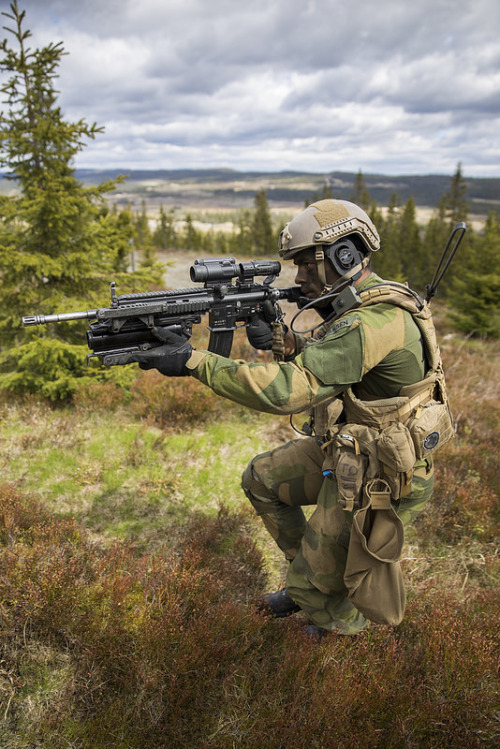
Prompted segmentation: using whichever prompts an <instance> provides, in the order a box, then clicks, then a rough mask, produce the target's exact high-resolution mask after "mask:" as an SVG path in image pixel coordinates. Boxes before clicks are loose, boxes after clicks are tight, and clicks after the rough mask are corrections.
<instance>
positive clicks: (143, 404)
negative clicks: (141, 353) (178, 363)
mask: <svg viewBox="0 0 500 749" xmlns="http://www.w3.org/2000/svg"><path fill="white" fill-rule="evenodd" d="M219 400H220V399H219V397H218V396H217V395H215V393H213V392H212V391H211V390H209V389H208V388H207V387H205V386H204V385H202V384H201V383H200V382H198V380H195V379H193V378H191V377H182V378H174V377H165V376H164V375H162V374H160V372H158V371H157V370H152V371H149V372H141V374H140V375H139V376H138V377H137V379H136V380H135V382H134V383H133V385H132V401H131V408H132V411H133V413H134V414H135V415H136V416H139V417H140V418H144V419H146V420H147V421H151V422H153V423H154V424H157V425H158V426H160V427H164V426H190V427H191V426H196V424H201V423H203V422H204V421H206V420H207V419H208V418H210V417H211V416H213V415H214V414H215V412H216V410H217V407H218V402H219Z"/></svg>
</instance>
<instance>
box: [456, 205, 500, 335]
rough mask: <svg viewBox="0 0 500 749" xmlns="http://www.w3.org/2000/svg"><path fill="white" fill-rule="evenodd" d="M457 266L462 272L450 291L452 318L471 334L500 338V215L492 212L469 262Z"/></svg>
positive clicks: (474, 242) (474, 243)
mask: <svg viewBox="0 0 500 749" xmlns="http://www.w3.org/2000/svg"><path fill="white" fill-rule="evenodd" d="M458 252H460V250H458ZM457 254H458V253H457ZM457 266H458V267H459V272H457V273H455V277H454V280H453V284H452V286H451V289H450V292H449V301H450V304H451V305H452V307H453V310H452V312H451V313H450V317H451V319H452V320H454V322H455V323H456V325H457V327H458V328H459V329H460V330H462V331H463V332H464V333H467V334H469V335H474V336H489V337H491V338H500V309H499V305H498V300H499V299H500V270H499V269H500V216H499V215H498V214H497V213H494V212H492V213H490V214H489V216H488V218H487V220H486V224H485V227H484V233H483V234H482V236H474V237H473V238H472V240H471V252H470V253H469V260H468V262H467V264H465V265H464V264H463V263H462V262H460V261H459V262H457Z"/></svg>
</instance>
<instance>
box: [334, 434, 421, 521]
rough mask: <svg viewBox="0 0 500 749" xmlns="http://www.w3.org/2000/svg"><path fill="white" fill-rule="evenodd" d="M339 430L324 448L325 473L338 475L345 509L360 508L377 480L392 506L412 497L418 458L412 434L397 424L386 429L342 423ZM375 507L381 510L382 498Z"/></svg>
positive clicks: (339, 491)
mask: <svg viewBox="0 0 500 749" xmlns="http://www.w3.org/2000/svg"><path fill="white" fill-rule="evenodd" d="M337 429H338V431H337V434H336V435H335V437H333V439H331V440H330V441H328V442H326V443H325V444H324V445H323V450H324V452H325V460H324V462H323V474H324V475H325V476H330V475H332V476H333V475H334V476H335V479H336V482H337V487H338V502H339V504H340V506H341V507H342V508H343V509H344V510H346V511H347V512H352V511H354V510H358V509H360V507H361V500H362V496H363V490H366V489H367V487H368V486H371V487H372V490H373V491H374V489H373V486H374V485H373V480H374V479H377V480H379V482H380V485H383V486H384V487H385V489H384V494H387V495H388V502H389V506H390V500H391V499H392V500H398V499H401V497H404V496H406V495H407V494H409V492H410V490H411V480H412V476H413V467H414V465H415V463H416V456H415V448H414V446H413V441H412V438H411V436H410V433H409V431H408V429H407V428H406V427H405V426H404V425H403V424H400V423H398V422H396V423H394V424H390V425H389V426H387V427H385V428H384V429H382V430H378V429H375V428H374V427H368V426H364V425H361V424H342V425H339V426H338V427H337ZM373 505H374V507H377V508H378V507H379V505H380V501H379V499H378V497H375V496H374V497H373ZM385 506H386V507H387V504H386V503H385Z"/></svg>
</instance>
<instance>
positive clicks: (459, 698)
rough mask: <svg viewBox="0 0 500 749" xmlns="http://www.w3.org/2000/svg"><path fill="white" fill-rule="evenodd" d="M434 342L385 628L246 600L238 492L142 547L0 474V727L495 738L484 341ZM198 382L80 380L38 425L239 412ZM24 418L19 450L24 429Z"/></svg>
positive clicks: (185, 735) (254, 585) (74, 738)
mask: <svg viewBox="0 0 500 749" xmlns="http://www.w3.org/2000/svg"><path fill="white" fill-rule="evenodd" d="M442 348H443V354H444V358H445V364H446V369H447V373H448V381H449V389H450V395H451V402H452V408H453V414H454V418H455V420H456V423H457V436H456V439H455V440H454V441H453V442H452V443H450V444H449V445H447V446H446V447H445V448H444V449H443V451H442V454H441V455H440V457H439V459H438V461H437V466H438V467H437V487H436V493H435V498H434V500H433V503H432V505H431V507H430V508H429V510H428V511H427V512H426V513H425V515H424V516H423V518H422V519H421V520H420V521H419V522H418V527H417V528H416V529H414V530H412V531H410V533H409V534H408V539H407V544H406V547H405V555H404V567H405V576H406V580H407V587H408V599H409V600H408V608H407V613H406V617H405V619H404V621H403V623H402V624H401V625H400V626H398V627H395V628H391V627H384V626H375V625H373V626H371V627H370V628H369V629H368V630H367V631H366V632H364V633H362V634H361V635H359V636H358V637H356V638H343V637H335V636H332V637H330V638H327V640H326V641H324V644H321V645H320V646H319V647H318V646H314V645H313V644H312V643H310V642H309V641H308V640H306V639H305V638H304V636H303V634H302V633H301V630H300V623H301V617H300V615H299V616H298V617H292V618H291V619H289V620H285V621H281V622H279V621H278V622H276V621H268V620H266V619H265V618H263V617H262V616H260V615H259V614H258V613H257V611H256V607H255V600H256V598H257V597H258V595H259V594H260V593H261V592H262V591H263V590H264V589H265V587H266V578H267V579H268V578H269V572H268V560H269V558H270V557H269V555H270V554H272V552H270V551H269V549H270V548H271V546H270V542H269V546H266V543H268V542H267V541H265V542H263V541H262V535H261V531H260V526H259V525H258V522H257V521H256V519H255V518H254V517H253V515H252V514H251V513H250V511H249V510H248V509H247V508H246V506H245V504H244V502H243V500H241V501H240V500H239V498H238V497H237V498H236V499H235V500H234V501H233V505H232V508H231V509H229V508H228V506H226V504H223V505H221V506H220V508H219V510H218V512H216V513H214V512H210V511H208V510H205V509H204V508H201V509H200V510H199V511H196V512H192V513H191V514H190V516H189V517H188V519H187V520H184V521H183V522H179V524H178V527H177V528H176V534H175V537H174V540H173V541H171V542H170V544H169V545H168V547H167V546H166V545H161V544H158V543H157V544H155V545H154V551H151V550H148V549H146V550H145V548H144V545H141V546H137V545H135V543H134V540H133V539H132V538H131V539H129V540H114V541H112V542H109V540H108V541H107V542H104V539H101V538H99V537H98V536H97V535H96V533H95V532H94V533H91V532H90V531H88V530H86V529H84V528H83V526H82V525H80V524H79V523H77V522H76V521H75V520H73V519H71V518H69V517H64V516H62V515H60V514H57V513H55V512H54V511H53V509H51V510H49V509H48V508H47V507H46V506H45V504H44V503H43V502H41V501H36V500H35V499H34V498H33V497H31V496H30V495H29V494H26V493H24V492H22V491H21V490H20V488H19V482H18V484H17V485H14V484H12V483H11V484H8V483H4V484H3V485H2V486H1V488H0V542H1V547H0V549H1V554H0V593H1V604H0V605H1V609H0V613H1V646H2V656H1V661H0V697H1V712H0V720H1V723H0V746H2V747H6V748H7V747H8V748H9V749H11V748H12V749H21V748H23V749H25V748H27V747H38V746H47V747H51V749H63V747H64V748H65V749H66V748H67V747H73V748H74V749H77V748H78V749H104V748H106V749H107V748H111V747H113V748H116V749H118V748H119V749H170V748H176V747H193V748H195V749H208V748H209V747H213V748H216V749H226V748H227V749H232V748H233V747H238V748H239V747H242V748H243V749H260V748H261V747H266V748H269V749H274V748H276V749H278V748H283V749H289V748H291V747H293V748H294V749H295V748H297V749H301V748H302V747H304V749H306V748H307V749H323V748H324V747H340V746H345V747H349V749H357V748H358V747H359V748H360V749H361V748H363V749H367V748H368V749H370V748H373V749H375V748H379V747H380V749H386V748H387V747H392V748H394V749H399V748H403V747H404V748H405V749H413V748H416V749H419V748H420V747H426V749H427V748H430V749H438V748H441V747H443V748H444V747H448V746H453V747H455V748H458V749H462V748H463V749H475V748H477V749H482V748H483V747H494V746H497V745H498V741H499V732H498V722H497V721H498V681H497V679H498V670H497V669H498V633H499V631H500V628H499V624H500V622H499V616H498V611H499V596H498V583H499V570H498V553H497V552H498V548H497V542H498V522H499V515H498V454H499V435H500V429H499V422H500V420H499V405H498V403H499V389H500V385H499V381H498V377H497V376H496V372H497V371H498V370H497V367H498V350H497V349H496V348H495V344H492V343H486V342H482V341H476V342H474V341H468V340H464V339H463V338H458V337H445V338H444V343H443V346H442ZM106 388H107V389H106ZM200 395H201V393H200V389H199V388H198V387H197V384H196V383H191V384H190V386H189V387H188V388H181V387H180V385H179V384H178V383H177V384H176V383H173V382H170V381H166V380H165V379H161V378H159V377H157V376H156V375H154V374H152V373H147V374H141V375H140V376H139V377H138V379H137V381H136V383H135V385H134V387H133V390H132V397H131V400H130V402H129V403H128V404H127V403H125V402H123V399H122V401H121V402H120V399H119V398H118V397H117V394H116V392H115V391H113V392H111V390H110V387H109V385H106V386H103V389H102V390H100V391H99V390H98V389H97V390H95V391H94V392H92V393H91V394H88V393H87V394H86V395H83V394H80V398H79V401H78V404H77V408H76V411H75V409H72V410H69V411H67V412H65V411H64V410H62V411H61V412H60V413H58V414H57V419H58V422H57V423H58V425H59V426H58V435H59V436H58V439H60V440H61V441H62V440H64V439H67V440H71V439H74V434H73V433H74V429H75V424H76V422H75V418H76V417H75V413H76V414H77V418H78V424H80V426H81V424H82V420H83V419H84V418H85V413H86V412H87V411H90V410H92V409H93V408H95V406H96V403H98V404H99V407H100V408H102V409H105V408H108V409H109V411H110V413H111V412H113V418H114V419H116V420H118V425H119V423H120V419H128V420H130V419H133V418H135V419H138V420H141V421H142V420H146V421H152V422H153V423H154V424H155V428H156V429H158V428H159V429H164V430H167V431H172V430H174V429H175V428H176V424H177V423H178V418H179V414H181V413H184V418H183V427H184V428H190V427H193V428H196V429H197V430H198V433H199V434H200V436H199V439H200V440H201V439H203V433H202V432H200V431H199V430H200V429H202V428H203V424H206V425H208V424H210V423H211V421H212V420H213V419H218V420H222V422H223V421H224V420H225V419H226V420H227V422H226V423H227V424H229V422H230V420H231V421H234V420H235V419H241V429H242V430H247V429H248V427H247V426H246V424H245V421H244V416H243V411H241V410H239V409H237V408H232V407H230V406H229V405H227V406H221V405H220V403H218V402H217V401H216V400H215V399H214V398H213V397H212V396H211V394H210V393H205V397H204V398H202V399H200ZM86 398H87V400H86ZM96 399H97V400H96ZM166 402H168V404H169V405H168V407H166V406H165V403H166ZM24 408H25V409H26V410H25V415H26V417H27V415H28V413H30V414H31V419H35V418H36V409H35V408H34V407H33V404H31V405H30V404H26V405H25V407H24ZM38 408H39V406H38ZM186 414H187V415H188V416H187V417H186ZM65 419H66V421H65ZM186 423H187V427H186ZM273 423H274V422H273ZM280 423H281V422H279V421H278V420H277V421H276V430H275V431H276V432H277V431H278V430H279V429H280V428H281V427H280ZM65 424H66V426H65ZM29 436H30V435H29V434H25V435H24V439H25V442H26V446H25V449H32V448H34V447H36V435H35V434H34V433H33V434H32V435H31V438H30V439H28V437H29ZM55 436H56V435H54V437H55ZM75 449H78V445H77V444H76V445H75ZM137 449H139V448H138V447H137ZM137 460H138V464H139V463H140V461H139V459H138V458H137ZM240 468H241V467H240V466H238V467H237V469H238V470H240ZM272 582H273V583H274V582H275V580H273V581H272ZM267 584H268V583H267Z"/></svg>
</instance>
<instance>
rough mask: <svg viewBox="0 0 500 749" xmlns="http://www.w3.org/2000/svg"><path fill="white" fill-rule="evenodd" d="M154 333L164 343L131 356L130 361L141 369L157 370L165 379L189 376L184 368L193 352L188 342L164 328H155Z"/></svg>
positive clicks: (188, 372) (187, 370)
mask: <svg viewBox="0 0 500 749" xmlns="http://www.w3.org/2000/svg"><path fill="white" fill-rule="evenodd" d="M155 333H156V335H157V337H158V338H159V339H160V340H162V341H164V342H165V343H164V344H163V345H162V346H158V347H157V348H152V349H148V350H147V351H137V353H135V354H132V355H131V357H130V361H131V362H138V363H139V366H140V368H141V369H157V370H158V372H161V373H162V374H164V375H167V377H186V376H187V375H189V374H191V373H190V371H189V369H187V368H186V362H187V360H188V359H189V357H190V356H191V354H192V352H193V347H192V346H191V344H190V343H189V341H187V340H186V339H185V338H184V336H182V335H177V333H172V332H171V331H170V330H167V329H164V328H157V329H156V330H155Z"/></svg>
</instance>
